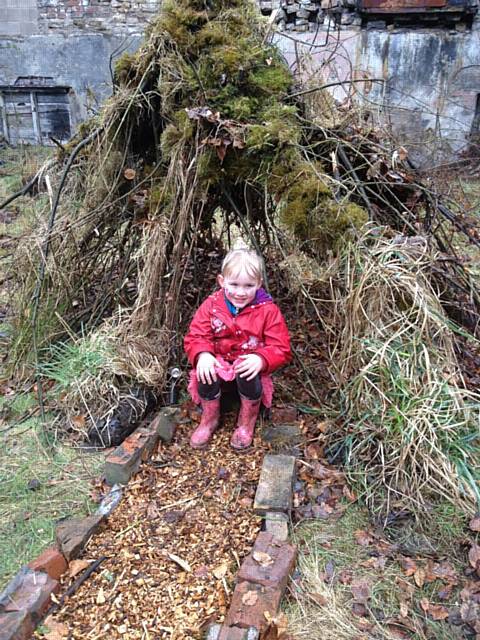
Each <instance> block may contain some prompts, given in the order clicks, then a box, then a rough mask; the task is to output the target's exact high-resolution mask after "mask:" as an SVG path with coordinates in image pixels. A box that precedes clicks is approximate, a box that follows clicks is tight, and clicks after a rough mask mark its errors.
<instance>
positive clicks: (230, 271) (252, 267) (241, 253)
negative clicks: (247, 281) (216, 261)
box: [222, 240, 265, 282]
mask: <svg viewBox="0 0 480 640" xmlns="http://www.w3.org/2000/svg"><path fill="white" fill-rule="evenodd" d="M242 271H244V272H245V273H246V274H247V276H248V277H249V278H255V280H257V281H258V282H262V281H263V279H264V277H263V275H264V272H265V267H264V264H263V260H262V258H261V257H260V256H259V255H258V253H257V252H256V251H252V250H251V249H249V248H248V247H247V245H246V244H245V243H244V242H243V241H242V240H240V241H238V240H237V242H236V243H235V245H234V247H233V249H232V250H231V251H229V252H228V253H227V255H226V256H225V258H224V259H223V262H222V276H223V277H224V278H225V277H226V278H229V277H235V276H237V275H238V274H239V273H241V272H242Z"/></svg>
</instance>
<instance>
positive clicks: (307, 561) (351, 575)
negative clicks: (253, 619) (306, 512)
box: [285, 503, 467, 640]
mask: <svg viewBox="0 0 480 640" xmlns="http://www.w3.org/2000/svg"><path fill="white" fill-rule="evenodd" d="M376 535H378V538H376ZM465 537H466V534H465V519H464V518H462V517H461V516H459V515H458V514H456V513H455V510H454V509H453V508H452V507H451V506H450V505H445V506H441V507H437V508H436V509H435V510H434V511H433V512H432V514H431V518H430V519H429V522H428V524H426V525H425V527H424V529H423V530H422V531H421V532H420V531H419V530H418V528H417V527H416V526H413V524H412V523H401V524H400V525H399V527H398V528H395V529H390V531H389V530H388V529H387V530H386V531H385V532H384V531H381V532H380V531H376V530H375V528H372V526H371V523H370V522H369V517H368V512H367V510H366V509H365V508H364V507H362V506H361V505H360V504H358V503H354V504H351V505H349V506H348V507H347V509H346V511H345V513H344V515H343V517H342V518H340V519H339V520H334V519H332V520H326V521H325V520H322V521H319V520H310V521H305V522H304V523H301V524H299V525H297V527H296V528H295V530H294V534H293V538H294V541H295V542H296V543H297V544H298V545H299V559H298V562H297V574H296V576H295V577H294V580H293V581H292V584H291V592H290V598H289V601H288V604H287V605H286V607H285V612H286V614H287V617H288V620H289V631H290V632H291V633H292V635H293V637H294V638H295V640H318V638H319V637H321V638H322V640H360V639H362V640H373V639H374V638H375V639H379V638H382V639H385V640H394V639H397V638H411V639H414V640H425V639H427V638H428V639H432V640H433V639H435V640H460V639H461V638H465V637H467V636H465V635H463V633H464V631H463V630H462V628H461V627H460V626H453V625H452V624H448V621H445V620H434V619H433V618H432V616H431V615H426V612H425V611H424V610H423V609H422V602H423V604H424V606H427V605H426V604H425V603H426V602H428V606H430V607H431V606H432V605H433V607H434V608H433V609H432V611H433V612H434V613H435V614H437V615H440V616H441V615H442V612H443V608H445V610H450V611H451V610H452V607H454V606H455V605H456V604H458V600H459V596H458V594H459V591H460V586H459V585H457V584H455V585H454V586H453V588H452V591H451V593H450V594H449V595H448V598H446V599H445V593H444V591H443V590H444V589H446V587H445V583H444V582H442V581H441V580H439V579H435V580H432V581H429V569H428V567H429V566H430V567H431V566H433V564H434V563H435V562H437V563H442V562H446V561H448V563H449V564H450V565H451V567H452V571H453V573H452V575H455V576H456V577H457V578H458V580H459V582H461V576H462V575H463V570H464V569H465V555H464V551H463V548H462V543H463V542H464V540H465ZM372 538H373V539H372ZM429 562H430V565H429ZM412 563H413V564H412ZM414 566H416V567H417V570H416V571H415V573H412V571H413V567H414ZM442 566H444V565H442ZM452 580H453V581H455V580H454V578H452ZM435 607H437V609H435ZM438 607H439V608H438ZM319 629H321V635H319Z"/></svg>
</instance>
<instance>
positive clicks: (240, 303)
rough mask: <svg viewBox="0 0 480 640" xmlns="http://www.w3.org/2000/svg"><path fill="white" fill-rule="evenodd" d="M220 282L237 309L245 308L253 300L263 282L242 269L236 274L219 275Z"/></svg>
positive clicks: (228, 298)
mask: <svg viewBox="0 0 480 640" xmlns="http://www.w3.org/2000/svg"><path fill="white" fill-rule="evenodd" d="M218 284H219V285H220V286H221V287H222V289H223V290H224V291H225V296H226V298H227V300H229V301H230V302H231V303H232V304H233V306H234V307H237V309H243V307H246V306H247V304H250V303H251V302H253V300H254V299H255V296H256V294H257V291H258V289H260V286H261V284H262V282H261V281H260V280H257V279H256V278H252V276H249V275H248V274H247V273H245V271H243V270H242V271H240V273H237V274H235V275H229V276H222V275H219V276H218Z"/></svg>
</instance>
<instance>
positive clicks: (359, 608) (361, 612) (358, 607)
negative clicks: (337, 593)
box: [352, 602, 368, 617]
mask: <svg viewBox="0 0 480 640" xmlns="http://www.w3.org/2000/svg"><path fill="white" fill-rule="evenodd" d="M352 613H353V615H354V616H359V617H361V616H366V615H368V611H367V608H366V606H365V605H364V604H362V603H361V602H354V603H353V604H352Z"/></svg>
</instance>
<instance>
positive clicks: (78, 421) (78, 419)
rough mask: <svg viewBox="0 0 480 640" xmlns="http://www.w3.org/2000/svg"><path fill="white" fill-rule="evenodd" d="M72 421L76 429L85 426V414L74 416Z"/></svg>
mask: <svg viewBox="0 0 480 640" xmlns="http://www.w3.org/2000/svg"><path fill="white" fill-rule="evenodd" d="M71 421H72V424H73V426H74V427H75V428H76V429H83V427H84V426H85V416H82V415H79V416H72V418H71Z"/></svg>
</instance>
